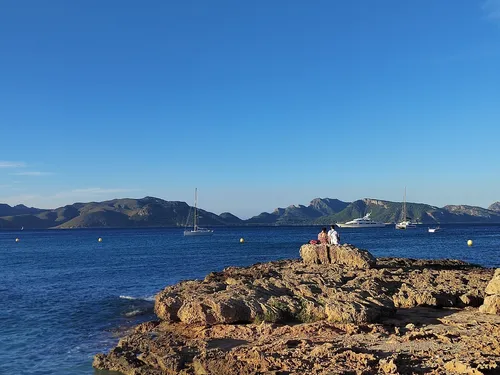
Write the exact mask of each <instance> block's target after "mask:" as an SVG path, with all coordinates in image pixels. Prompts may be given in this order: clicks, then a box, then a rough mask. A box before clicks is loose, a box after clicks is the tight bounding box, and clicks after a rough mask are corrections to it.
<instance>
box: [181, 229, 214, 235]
mask: <svg viewBox="0 0 500 375" xmlns="http://www.w3.org/2000/svg"><path fill="white" fill-rule="evenodd" d="M213 234H214V231H213V230H211V229H197V230H185V231H184V235H185V236H211V235H213Z"/></svg>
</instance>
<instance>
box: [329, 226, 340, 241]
mask: <svg viewBox="0 0 500 375" xmlns="http://www.w3.org/2000/svg"><path fill="white" fill-rule="evenodd" d="M331 228H332V229H330V230H329V231H328V243H329V244H330V245H338V244H340V235H339V232H337V231H336V230H335V224H332V226H331Z"/></svg>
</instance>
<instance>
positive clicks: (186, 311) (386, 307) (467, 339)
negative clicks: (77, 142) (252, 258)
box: [94, 244, 500, 375]
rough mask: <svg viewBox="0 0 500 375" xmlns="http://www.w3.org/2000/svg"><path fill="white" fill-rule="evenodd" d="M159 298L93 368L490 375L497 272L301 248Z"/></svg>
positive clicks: (497, 314) (498, 336)
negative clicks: (296, 254)
mask: <svg viewBox="0 0 500 375" xmlns="http://www.w3.org/2000/svg"><path fill="white" fill-rule="evenodd" d="M300 255H301V259H300V260H299V259H297V260H283V261H276V262H270V263H262V264H255V265H253V266H250V267H245V268H238V267H228V268H226V269H224V270H223V271H222V272H213V273H210V274H209V275H207V276H206V277H205V279H204V280H193V281H184V282H181V283H179V284H176V285H173V286H169V287H167V288H165V289H164V290H163V291H161V292H160V293H158V295H157V296H156V301H155V312H156V314H157V316H158V320H156V321H151V322H147V323H143V324H140V325H139V326H137V327H136V328H135V330H134V332H132V333H131V334H130V335H128V336H127V337H124V338H123V339H121V340H120V342H119V343H118V345H117V346H116V347H115V348H114V349H112V350H111V351H110V352H109V353H108V354H98V355H96V356H95V358H94V367H96V368H98V369H106V370H114V371H119V372H122V373H124V374H135V375H139V374H149V375H159V374H169V375H170V374H181V375H202V374H203V375H212V374H213V375H216V374H217V375H220V374H224V375H233V374H234V375H236V374H240V375H241V374H246V375H250V374H268V375H271V374H273V375H278V374H305V373H307V374H313V375H320V374H346V373H350V374H380V373H382V374H412V373H415V374H450V373H467V374H494V373H499V372H500V269H499V270H497V271H495V270H494V269H486V268H481V267H479V266H475V265H472V264H468V263H465V262H462V261H458V260H423V259H405V258H378V259H375V258H374V257H373V256H372V255H371V254H370V253H369V252H368V251H366V250H361V249H357V248H356V247H354V246H352V245H347V244H346V245H341V246H328V245H310V244H307V245H303V246H302V247H301V249H300Z"/></svg>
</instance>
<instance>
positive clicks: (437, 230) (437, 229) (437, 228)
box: [427, 227, 441, 233]
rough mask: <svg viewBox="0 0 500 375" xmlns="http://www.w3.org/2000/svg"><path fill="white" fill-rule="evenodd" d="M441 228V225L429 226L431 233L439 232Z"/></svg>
mask: <svg viewBox="0 0 500 375" xmlns="http://www.w3.org/2000/svg"><path fill="white" fill-rule="evenodd" d="M440 230H441V228H439V227H436V228H428V229H427V231H428V232H429V233H436V232H439V231H440Z"/></svg>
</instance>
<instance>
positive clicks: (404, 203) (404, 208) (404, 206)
mask: <svg viewBox="0 0 500 375" xmlns="http://www.w3.org/2000/svg"><path fill="white" fill-rule="evenodd" d="M403 215H404V216H403V221H406V217H407V216H408V215H407V214H406V186H405V195H404V197H403Z"/></svg>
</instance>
